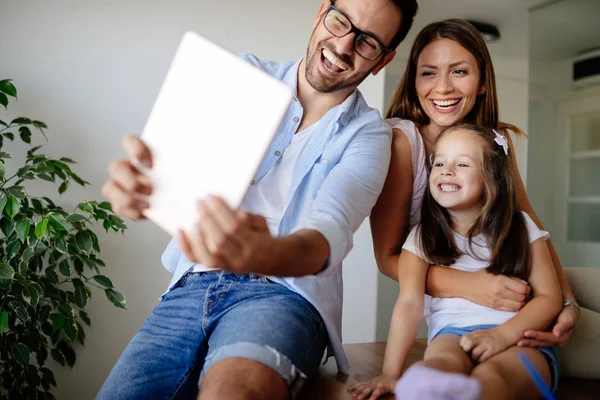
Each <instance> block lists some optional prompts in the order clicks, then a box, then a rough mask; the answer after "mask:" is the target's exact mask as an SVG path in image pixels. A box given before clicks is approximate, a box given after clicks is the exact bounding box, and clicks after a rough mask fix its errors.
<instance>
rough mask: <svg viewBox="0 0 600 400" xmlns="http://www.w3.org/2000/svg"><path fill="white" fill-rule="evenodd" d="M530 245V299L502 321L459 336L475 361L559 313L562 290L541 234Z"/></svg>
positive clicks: (542, 327)
mask: <svg viewBox="0 0 600 400" xmlns="http://www.w3.org/2000/svg"><path fill="white" fill-rule="evenodd" d="M530 248H531V256H530V260H531V261H530V263H531V273H530V275H529V284H530V285H531V288H532V290H533V293H534V296H533V299H532V300H531V301H529V302H528V303H527V304H526V305H525V306H524V307H523V308H522V309H521V311H519V312H518V313H517V315H515V316H514V317H513V318H511V319H510V320H509V321H507V322H505V323H504V324H502V325H499V326H497V327H496V328H493V329H489V330H482V331H476V332H473V333H470V334H468V335H465V336H463V337H462V338H461V341H460V344H461V347H462V348H463V350H465V351H466V352H470V353H471V358H473V360H475V361H478V362H483V361H485V360H487V359H489V358H490V357H493V356H494V355H496V354H498V353H500V352H502V351H504V350H506V349H507V348H509V347H511V346H514V345H516V344H517V343H518V342H519V340H521V338H522V337H523V335H524V333H525V332H526V331H528V330H530V329H535V330H545V329H546V328H548V326H550V324H551V323H552V321H554V319H555V318H556V316H557V315H558V314H559V313H560V310H561V308H562V293H561V290H560V284H559V283H558V277H557V275H556V271H555V270H554V265H553V264H552V258H551V257H550V252H549V251H548V247H547V246H546V243H545V241H544V239H543V238H540V239H538V240H536V241H535V242H533V243H532V244H531V245H530Z"/></svg>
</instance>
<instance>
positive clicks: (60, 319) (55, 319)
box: [50, 314, 65, 331]
mask: <svg viewBox="0 0 600 400" xmlns="http://www.w3.org/2000/svg"><path fill="white" fill-rule="evenodd" d="M50 318H51V321H52V328H53V329H54V331H57V330H59V329H62V327H63V326H64V325H65V316H64V315H62V314H52V315H51V316H50Z"/></svg>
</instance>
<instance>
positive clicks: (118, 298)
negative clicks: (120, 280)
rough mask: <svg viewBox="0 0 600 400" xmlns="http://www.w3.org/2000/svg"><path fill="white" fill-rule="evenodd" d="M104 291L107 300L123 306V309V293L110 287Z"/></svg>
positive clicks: (125, 306) (125, 305)
mask: <svg viewBox="0 0 600 400" xmlns="http://www.w3.org/2000/svg"><path fill="white" fill-rule="evenodd" d="M104 293H106V297H107V298H108V300H109V301H110V302H111V303H113V305H114V306H115V307H118V308H123V309H126V308H127V304H126V301H125V297H123V295H122V294H121V293H119V292H117V291H116V290H112V289H106V290H105V291H104Z"/></svg>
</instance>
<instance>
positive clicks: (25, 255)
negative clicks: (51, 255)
mask: <svg viewBox="0 0 600 400" xmlns="http://www.w3.org/2000/svg"><path fill="white" fill-rule="evenodd" d="M31 257H33V249H32V248H31V247H28V248H26V249H25V251H23V255H22V256H21V260H22V261H23V262H25V263H28V262H29V260H30V259H31Z"/></svg>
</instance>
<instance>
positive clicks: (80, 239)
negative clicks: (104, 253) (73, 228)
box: [75, 231, 92, 253]
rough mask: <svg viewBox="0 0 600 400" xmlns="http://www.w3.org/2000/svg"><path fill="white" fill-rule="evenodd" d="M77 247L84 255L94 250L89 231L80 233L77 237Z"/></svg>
mask: <svg viewBox="0 0 600 400" xmlns="http://www.w3.org/2000/svg"><path fill="white" fill-rule="evenodd" d="M75 245H76V246H77V248H78V249H79V250H81V251H83V252H84V253H89V252H90V250H91V249H92V238H91V237H90V235H89V233H88V232H87V231H79V232H77V234H76V235H75Z"/></svg>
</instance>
